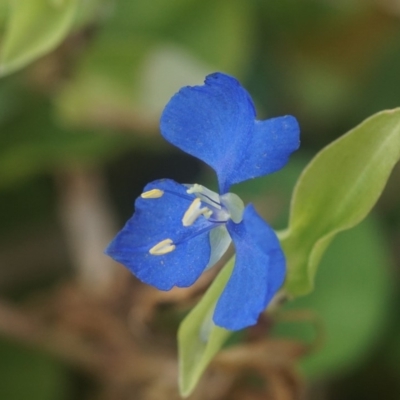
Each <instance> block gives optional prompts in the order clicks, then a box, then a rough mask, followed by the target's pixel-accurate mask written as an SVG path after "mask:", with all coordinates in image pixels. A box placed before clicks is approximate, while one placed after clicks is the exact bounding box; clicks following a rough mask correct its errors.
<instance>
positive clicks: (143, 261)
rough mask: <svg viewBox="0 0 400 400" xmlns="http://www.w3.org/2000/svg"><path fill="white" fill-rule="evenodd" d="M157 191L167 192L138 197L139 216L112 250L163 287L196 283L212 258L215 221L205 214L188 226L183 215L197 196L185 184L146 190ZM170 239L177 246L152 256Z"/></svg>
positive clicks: (164, 183)
mask: <svg viewBox="0 0 400 400" xmlns="http://www.w3.org/2000/svg"><path fill="white" fill-rule="evenodd" d="M153 189H158V190H161V191H163V195H162V196H161V197H157V198H142V197H139V198H138V199H137V200H136V202H135V213H134V215H133V216H132V218H131V219H130V220H129V221H128V222H127V223H126V225H125V226H124V228H123V229H122V230H121V231H120V232H119V233H118V234H117V236H116V237H115V238H114V240H113V241H112V242H111V244H110V245H109V246H108V248H107V249H106V254H108V255H109V256H110V257H112V258H113V259H114V260H116V261H118V262H120V263H122V264H124V265H125V266H126V267H127V268H129V269H130V270H131V271H132V272H133V273H134V274H135V275H136V276H137V277H138V278H139V279H140V280H142V281H143V282H145V283H147V284H149V285H153V286H155V287H157V288H158V289H161V290H169V289H171V288H172V287H173V286H179V287H187V286H190V285H192V284H193V283H194V282H195V281H196V280H197V278H198V277H199V276H200V274H201V273H202V272H203V270H204V269H205V267H206V266H207V264H208V262H209V260H210V241H209V231H210V230H211V229H212V228H213V227H214V225H213V224H211V223H210V222H209V221H208V220H207V219H206V218H204V217H203V216H200V217H199V218H198V219H197V220H196V221H195V222H194V223H193V225H191V226H187V227H185V226H183V224H182V218H183V215H184V214H185V212H186V210H187V209H188V207H189V206H190V204H191V202H192V201H193V200H194V199H195V196H194V195H192V194H187V192H186V191H187V188H186V187H185V186H183V185H180V184H179V183H176V182H174V181H172V180H169V179H163V180H158V181H154V182H152V183H150V184H148V185H147V186H146V187H145V189H144V192H148V191H151V190H153ZM165 239H171V241H172V242H173V244H174V245H175V249H174V250H173V251H170V252H168V253H166V254H162V255H153V254H150V252H149V250H150V249H151V248H152V247H154V246H155V245H157V243H159V242H161V241H163V240H165Z"/></svg>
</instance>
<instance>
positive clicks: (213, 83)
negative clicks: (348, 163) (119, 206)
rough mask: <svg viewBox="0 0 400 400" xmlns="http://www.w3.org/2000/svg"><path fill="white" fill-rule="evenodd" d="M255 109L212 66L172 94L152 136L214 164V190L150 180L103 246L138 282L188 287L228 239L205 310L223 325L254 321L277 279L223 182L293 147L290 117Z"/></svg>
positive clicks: (279, 163)
mask: <svg viewBox="0 0 400 400" xmlns="http://www.w3.org/2000/svg"><path fill="white" fill-rule="evenodd" d="M255 116H256V112H255V108H254V104H253V102H252V100H251V98H250V96H249V94H248V93H247V91H246V90H245V89H243V88H242V87H241V86H240V84H239V82H238V81H237V80H236V79H234V78H232V77H230V76H228V75H225V74H222V73H214V74H212V75H209V76H207V77H206V80H205V85H203V86H194V87H184V88H182V89H181V90H180V91H179V92H178V93H176V94H175V95H174V96H173V97H172V98H171V100H170V101H169V103H168V104H167V106H166V107H165V109H164V111H163V114H162V116H161V124H160V127H161V133H162V135H163V136H164V138H165V139H166V140H168V141H169V142H170V143H172V144H173V145H175V146H177V147H179V148H180V149H182V150H183V151H185V152H187V153H189V154H191V155H192V156H194V157H197V158H199V159H200V160H203V161H204V162H206V163H207V164H208V165H209V166H211V167H212V168H213V169H214V170H215V172H216V173H217V176H218V183H219V193H215V192H212V191H211V190H208V189H207V188H205V187H203V186H201V185H197V184H195V185H181V184H179V183H176V182H175V181H173V180H170V179H163V180H158V181H155V182H151V183H150V184H148V185H147V186H146V187H145V188H144V191H143V193H142V195H141V196H140V197H139V198H138V199H137V200H136V202H135V213H134V215H133V216H132V218H131V219H130V220H129V221H128V222H127V224H126V225H125V227H124V228H123V229H122V230H121V231H120V232H119V233H118V235H117V236H116V237H115V239H114V240H113V241H112V242H111V244H110V245H109V247H108V248H107V250H106V254H108V255H109V256H111V257H112V258H113V259H115V260H116V261H119V262H120V263H122V264H124V265H125V266H126V267H128V268H129V269H130V270H131V271H132V272H133V273H134V275H136V276H137V277H138V278H139V279H140V280H142V281H143V282H145V283H147V284H150V285H153V286H155V287H157V288H158V289H161V290H169V289H171V288H172V287H174V286H178V287H187V286H190V285H192V284H193V283H194V282H195V281H196V280H197V278H198V277H199V276H200V275H201V273H202V272H203V271H204V270H205V269H206V268H208V267H211V266H212V265H214V264H215V263H216V262H217V261H218V260H219V259H220V258H221V256H222V255H223V254H224V253H225V251H226V250H227V248H228V246H229V244H230V242H231V240H232V241H233V243H234V246H235V249H236V260H235V265H234V269H233V272H232V275H231V277H230V279H229V281H228V283H227V285H226V287H225V289H224V291H223V292H222V294H221V297H220V298H219V299H218V301H217V304H216V306H215V311H214V315H213V321H214V323H215V324H216V325H218V326H221V327H224V328H226V329H230V330H238V329H242V328H244V327H246V326H249V325H254V324H255V323H256V322H257V319H258V317H259V315H260V313H261V312H262V311H263V310H264V309H265V307H266V306H267V304H268V303H269V302H270V300H271V299H272V297H273V296H274V294H275V293H276V292H277V290H278V289H279V288H280V287H281V285H282V284H283V281H284V277H285V258H284V254H283V252H282V249H281V247H280V244H279V241H278V239H277V237H276V235H275V233H274V231H273V230H272V229H271V228H270V227H269V225H268V224H267V223H266V222H265V221H264V220H263V219H262V218H261V217H260V216H259V215H258V214H257V212H256V210H255V209H254V207H253V206H252V205H248V206H246V207H244V205H243V202H242V201H241V200H240V198H239V197H238V196H237V195H235V194H233V193H230V192H229V188H230V187H231V185H233V184H235V183H239V182H243V181H245V180H247V179H251V178H256V177H259V176H262V175H266V174H269V173H272V172H275V171H277V170H279V169H280V168H282V167H283V166H284V165H285V164H286V162H287V161H288V157H289V155H290V154H291V153H292V152H293V151H295V150H296V149H297V148H298V146H299V126H298V123H297V121H296V119H295V118H294V117H292V116H284V117H278V118H272V119H268V120H265V121H258V120H256V119H255Z"/></svg>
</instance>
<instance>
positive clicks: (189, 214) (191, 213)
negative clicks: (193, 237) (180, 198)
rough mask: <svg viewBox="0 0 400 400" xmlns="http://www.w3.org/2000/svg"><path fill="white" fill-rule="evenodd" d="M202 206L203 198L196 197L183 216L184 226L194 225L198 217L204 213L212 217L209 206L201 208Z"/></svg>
mask: <svg viewBox="0 0 400 400" xmlns="http://www.w3.org/2000/svg"><path fill="white" fill-rule="evenodd" d="M200 207H201V200H200V199H199V198H198V197H196V198H195V199H194V200H193V201H192V203H191V204H190V206H189V208H188V209H187V210H186V212H185V214H184V215H183V218H182V224H183V226H190V225H193V223H194V222H195V221H196V219H197V218H199V217H200V215H203V214H204V216H205V217H206V218H210V217H211V214H212V211H211V210H210V209H209V208H207V207H203V208H200Z"/></svg>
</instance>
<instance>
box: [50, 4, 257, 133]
mask: <svg viewBox="0 0 400 400" xmlns="http://www.w3.org/2000/svg"><path fill="white" fill-rule="evenodd" d="M157 4H158V2H157ZM249 10H251V6H250V5H247V3H243V2H242V1H240V0H233V1H232V0H229V1H227V0H217V1H213V2H211V1H209V0H206V1H203V2H200V1H193V0H192V1H188V2H184V3H183V2H182V1H181V0H175V1H172V2H168V3H165V2H164V3H163V4H162V5H161V3H160V7H156V5H155V4H153V3H152V5H151V6H149V5H148V3H146V5H144V3H143V4H142V2H141V1H139V2H130V1H126V0H125V1H122V2H120V3H118V4H116V8H115V10H114V14H112V15H111V17H110V19H109V21H108V22H107V23H106V24H105V26H104V27H103V30H102V31H101V32H100V34H99V36H98V37H97V38H96V39H95V42H94V43H93V44H92V46H91V48H90V49H88V52H87V53H86V54H85V56H84V59H83V61H82V63H81V64H80V65H79V66H78V69H77V71H76V75H75V77H74V78H73V79H72V80H71V81H70V82H68V83H67V84H66V85H65V87H64V90H62V91H61V93H60V96H59V98H58V100H57V105H58V108H59V113H60V116H61V117H62V118H64V119H65V120H67V121H69V122H70V123H74V124H78V125H94V124H97V125H98V124H99V123H101V124H102V125H108V126H113V127H115V126H121V127H122V128H125V129H130V130H136V131H138V130H140V129H142V130H143V131H147V132H149V133H150V132H152V131H156V129H157V123H158V118H159V113H160V112H161V110H162V108H163V107H164V105H165V103H166V102H167V101H168V100H169V98H170V97H171V96H172V95H173V94H174V93H175V92H176V91H178V90H179V89H180V88H181V87H182V86H186V85H194V84H199V83H202V81H203V80H204V77H205V75H207V74H208V73H211V72H215V71H216V70H224V71H226V72H230V73H235V74H236V73H238V72H240V71H242V70H243V69H244V66H245V65H247V62H248V59H249V57H248V55H249V52H250V46H249V44H248V43H249V42H251V41H250V40H248V39H249V37H251V35H252V27H251V24H250V18H249ZM141 16H142V17H141ZM143 21H152V22H151V23H149V24H144V23H143ZM154 21H159V24H155V23H154ZM155 99H157V101H154V100H155Z"/></svg>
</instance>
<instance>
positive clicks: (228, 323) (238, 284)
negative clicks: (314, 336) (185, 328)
mask: <svg viewBox="0 0 400 400" xmlns="http://www.w3.org/2000/svg"><path fill="white" fill-rule="evenodd" d="M228 231H229V233H230V235H231V236H232V240H233V242H234V244H235V248H236V261H235V265H234V269H233V272H232V275H231V277H230V279H229V281H228V283H227V285H226V287H225V289H224V291H223V292H222V295H221V297H220V298H219V300H218V302H217V305H216V308H215V311H214V317H213V320H214V323H215V324H216V325H218V326H221V327H224V328H226V329H229V330H238V329H242V328H245V327H247V326H250V325H254V324H256V323H257V320H258V317H259V315H260V313H261V312H262V311H263V310H264V309H265V308H266V307H267V305H268V303H269V302H270V301H271V299H272V297H273V296H274V295H275V293H276V292H277V290H278V289H279V288H280V287H281V285H282V284H283V281H284V278H285V270H286V268H285V257H284V254H283V251H282V249H281V246H280V243H279V240H278V238H277V237H276V234H275V232H274V231H273V230H272V228H271V227H269V225H268V224H267V223H266V222H265V221H264V220H263V219H262V218H261V217H260V216H259V215H258V214H257V212H256V211H255V209H254V207H253V206H252V205H248V206H247V207H246V208H245V211H244V214H243V221H242V222H241V223H239V224H235V223H234V222H232V221H230V222H229V223H228Z"/></svg>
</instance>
